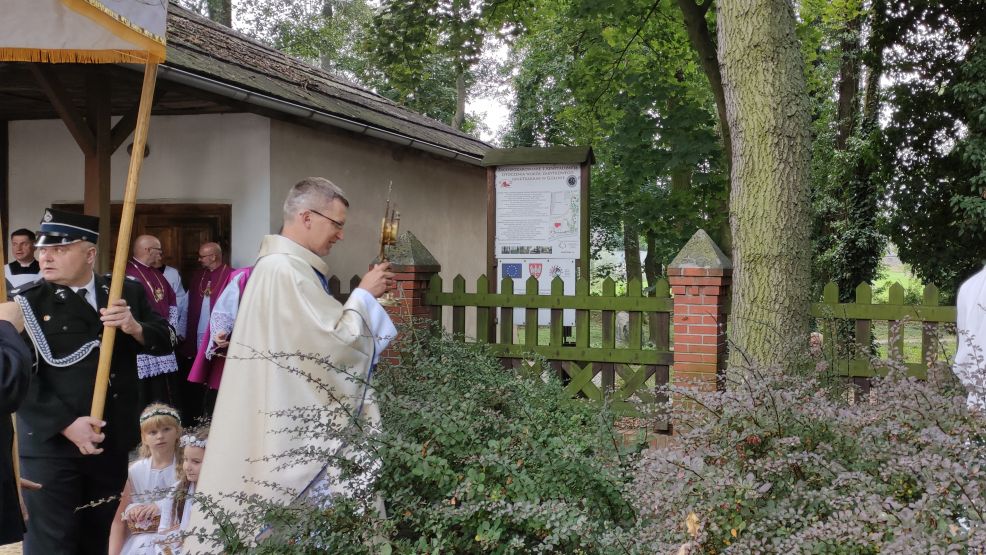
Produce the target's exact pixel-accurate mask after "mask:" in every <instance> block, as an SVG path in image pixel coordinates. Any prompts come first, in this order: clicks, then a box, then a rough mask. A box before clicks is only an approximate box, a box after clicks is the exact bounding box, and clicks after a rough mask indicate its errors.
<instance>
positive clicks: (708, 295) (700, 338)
mask: <svg viewBox="0 0 986 555" xmlns="http://www.w3.org/2000/svg"><path fill="white" fill-rule="evenodd" d="M732 275H733V264H732V262H731V261H730V260H729V258H727V257H726V255H724V254H723V253H722V251H721V250H720V249H719V247H718V246H717V245H716V244H715V242H714V241H713V240H712V238H711V237H709V235H708V234H707V233H706V232H705V231H703V230H701V229H700V230H698V231H696V232H695V235H693V236H692V238H691V239H690V240H689V241H688V243H687V244H686V245H685V247H684V248H683V249H681V252H679V253H678V256H676V257H675V258H674V260H673V261H671V264H670V265H669V266H668V283H669V284H670V285H671V294H672V295H673V296H674V318H673V322H674V374H673V376H674V377H673V380H674V384H675V385H677V386H682V387H689V388H696V389H701V390H703V391H710V390H714V389H716V388H720V387H722V377H723V375H724V372H725V369H726V354H727V353H726V312H728V305H727V302H728V298H729V286H730V283H731V282H732Z"/></svg>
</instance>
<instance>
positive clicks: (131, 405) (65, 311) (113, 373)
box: [11, 275, 175, 457]
mask: <svg viewBox="0 0 986 555" xmlns="http://www.w3.org/2000/svg"><path fill="white" fill-rule="evenodd" d="M95 279H96V302H97V304H98V305H99V307H100V308H105V307H106V302H107V299H108V297H109V285H110V280H109V276H99V275H97V276H96V278H95ZM11 293H13V294H15V295H20V296H22V297H24V298H25V299H26V300H27V301H28V303H29V304H30V305H31V308H32V309H33V310H32V312H33V313H34V317H35V319H36V320H37V324H38V325H39V326H40V327H41V331H42V332H43V334H44V337H45V338H46V339H47V341H48V345H49V346H50V349H51V355H52V357H53V358H56V359H58V358H62V357H66V356H68V355H71V354H72V353H75V352H77V351H78V350H79V349H80V348H81V347H82V346H84V345H85V344H86V343H88V342H89V341H92V340H94V339H99V338H101V336H102V333H103V325H102V322H101V321H100V320H99V313H97V312H96V311H95V310H93V308H92V306H90V305H89V303H88V302H86V301H85V300H84V299H83V298H82V297H80V296H79V295H78V294H76V293H75V292H74V291H73V290H72V289H70V288H68V287H64V286H61V285H55V284H52V283H47V282H45V281H44V280H40V281H36V282H34V283H32V284H28V285H25V286H24V287H22V288H21V289H20V290H15V291H12V292H11ZM123 299H124V300H126V301H127V305H128V306H130V307H131V312H132V313H133V317H134V319H135V320H137V321H138V322H140V324H141V325H142V326H143V328H144V329H143V333H144V344H143V345H141V344H140V343H138V342H137V341H136V340H135V339H134V338H133V337H131V336H129V335H127V334H125V333H123V332H121V331H119V330H117V332H116V340H115V343H114V346H113V364H112V365H111V366H110V385H109V389H108V390H107V392H106V409H105V411H104V413H103V420H105V421H106V427H104V428H103V430H102V431H103V433H104V434H106V439H105V440H104V441H103V443H102V444H101V445H100V447H102V448H104V449H105V450H106V451H108V452H118V453H119V452H124V453H125V452H127V451H129V450H130V449H133V448H134V447H136V445H137V443H138V442H139V441H140V427H139V425H138V423H137V418H138V417H139V416H140V411H141V410H142V408H143V407H139V406H137V379H138V378H137V353H139V352H140V353H147V354H151V355H164V354H168V353H170V352H172V351H174V346H175V333H174V330H173V329H172V328H171V326H169V325H168V322H167V321H166V320H165V319H164V318H162V317H161V316H159V315H158V314H157V313H156V312H154V311H153V310H152V309H151V307H150V304H149V303H148V302H147V297H146V296H145V294H144V288H143V287H142V286H141V285H140V283H138V282H136V281H133V280H127V281H126V283H124V287H123ZM25 325H26V326H30V325H31V323H30V322H29V321H27V320H26V321H25ZM98 361H99V349H98V348H97V349H93V350H92V352H90V353H89V354H88V355H87V356H86V357H85V358H82V359H81V360H79V361H78V362H75V363H74V364H72V365H70V366H65V367H56V366H52V365H50V364H48V363H47V362H46V361H45V360H44V358H43V357H41V356H38V354H37V353H35V364H36V365H37V366H36V368H35V371H34V375H33V376H32V378H31V385H30V387H29V388H28V394H27V398H26V399H25V400H24V402H23V403H22V404H21V407H20V410H18V411H17V436H18V446H19V447H20V455H21V456H22V457H81V456H82V454H81V453H79V449H78V448H77V447H76V446H75V445H74V444H73V443H72V442H71V441H69V440H68V439H66V438H65V436H63V435H62V434H61V431H62V430H63V429H65V427H66V426H68V425H69V424H71V423H72V422H73V421H75V419H76V418H78V417H80V416H88V415H89V411H90V408H91V406H92V393H93V387H94V385H95V383H96V368H97V366H98Z"/></svg>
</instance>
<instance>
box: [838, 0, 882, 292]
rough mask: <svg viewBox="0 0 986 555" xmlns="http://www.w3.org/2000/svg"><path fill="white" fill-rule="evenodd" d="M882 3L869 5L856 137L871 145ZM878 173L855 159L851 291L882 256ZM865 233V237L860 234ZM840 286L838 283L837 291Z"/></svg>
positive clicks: (868, 160) (862, 158)
mask: <svg viewBox="0 0 986 555" xmlns="http://www.w3.org/2000/svg"><path fill="white" fill-rule="evenodd" d="M884 10H885V3H884V2H883V0H876V1H874V2H873V7H872V13H873V17H872V19H871V22H870V29H871V31H870V37H869V44H868V45H867V49H868V54H869V55H868V67H867V74H866V90H865V92H864V95H865V96H864V98H863V114H862V118H861V121H860V129H859V136H860V137H861V138H862V139H863V140H869V141H875V140H876V139H875V138H874V137H872V134H873V133H876V132H878V128H877V118H878V116H879V108H880V77H881V76H882V75H883V48H884V37H883V30H882V29H883V26H884V19H883V18H884ZM877 169H878V162H876V161H875V160H873V158H872V157H870V156H866V155H864V154H860V155H858V156H857V157H856V167H855V168H853V172H852V174H851V176H850V182H849V203H850V204H849V219H850V221H851V222H853V223H854V227H855V229H856V230H857V233H854V235H855V236H856V237H858V238H859V239H856V240H855V241H853V242H852V243H850V245H849V248H852V249H854V250H855V251H856V252H855V253H854V254H853V255H852V256H850V257H849V258H850V260H852V261H854V262H855V264H853V265H852V266H851V267H850V268H849V271H848V272H846V274H847V275H848V281H849V283H850V284H851V285H849V287H851V288H853V290H855V287H856V286H857V285H859V284H860V283H863V282H867V283H872V281H873V279H874V278H875V277H876V271H877V267H878V266H879V263H880V257H881V256H882V255H883V247H884V240H883V238H882V237H881V236H880V234H879V231H878V230H877V212H879V209H880V208H879V198H880V192H879V190H878V188H877V184H876V182H875V181H876V180H875V179H874V178H873V173H874V172H876V171H877ZM861 232H866V233H861ZM841 288H842V284H841V283H840V290H841Z"/></svg>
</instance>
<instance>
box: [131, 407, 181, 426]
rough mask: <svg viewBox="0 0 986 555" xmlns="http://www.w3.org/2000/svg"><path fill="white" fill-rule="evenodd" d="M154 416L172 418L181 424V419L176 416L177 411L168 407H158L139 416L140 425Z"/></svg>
mask: <svg viewBox="0 0 986 555" xmlns="http://www.w3.org/2000/svg"><path fill="white" fill-rule="evenodd" d="M155 416H170V417H171V418H174V419H175V420H176V421H178V422H181V417H179V416H178V411H176V410H175V409H173V408H170V407H160V408H156V409H154V410H152V411H149V412H145V413H144V414H141V415H140V423H141V424H143V423H144V422H147V421H148V420H150V419H151V418H154V417H155Z"/></svg>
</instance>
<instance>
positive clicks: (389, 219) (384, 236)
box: [377, 181, 401, 306]
mask: <svg viewBox="0 0 986 555" xmlns="http://www.w3.org/2000/svg"><path fill="white" fill-rule="evenodd" d="M393 188H394V182H393V181H391V182H390V187H388V188H387V207H386V209H384V211H383V220H382V221H381V222H380V255H379V256H378V257H377V259H378V260H379V261H380V263H384V262H386V261H387V247H388V246H389V245H396V244H397V232H398V228H399V227H400V223H401V213H400V212H398V211H397V203H396V202H395V203H394V206H393V208H391V206H390V193H391V191H393ZM379 302H380V304H382V305H384V306H392V305H394V304H396V303H397V299H395V298H394V295H393V293H392V292H390V291H387V292H386V293H385V294H384V295H383V297H381V298H380V299H379Z"/></svg>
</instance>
